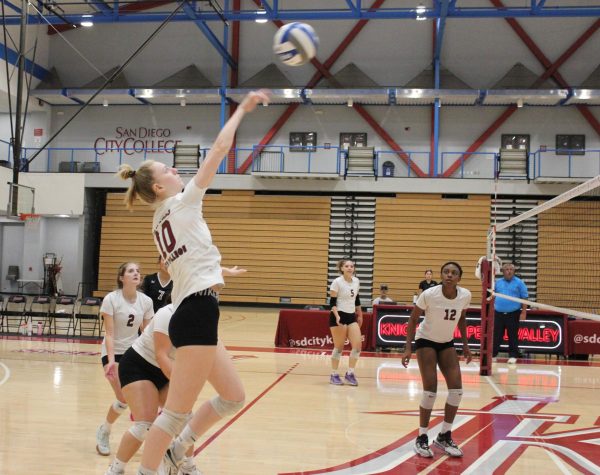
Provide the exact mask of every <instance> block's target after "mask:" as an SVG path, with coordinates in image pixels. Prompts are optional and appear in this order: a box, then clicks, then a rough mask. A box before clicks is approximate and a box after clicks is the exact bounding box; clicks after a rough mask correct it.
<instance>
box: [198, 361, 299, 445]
mask: <svg viewBox="0 0 600 475" xmlns="http://www.w3.org/2000/svg"><path fill="white" fill-rule="evenodd" d="M299 364H300V363H295V364H293V365H292V366H290V367H289V369H288V370H287V371H286V372H285V373H283V374H282V375H281V376H279V378H277V379H276V380H275V381H273V383H271V385H270V386H269V387H268V388H266V389H265V390H264V391H263V392H262V393H260V394H259V395H258V396H256V397H255V398H254V399H253V400H252V402H250V403H249V404H248V405H247V406H246V407H244V409H242V410H241V411H240V412H238V413H237V414H236V415H235V417H233V418H231V419H230V420H229V421H228V422H227V424H225V425H224V426H223V427H221V428H220V429H219V430H218V431H217V432H215V433H214V434H213V435H211V436H210V437H209V438H208V439H207V440H206V442H204V443H203V444H202V445H201V446H200V447H198V448H197V449H196V450H194V457H195V456H196V455H198V454H199V453H200V452H202V450H204V449H205V448H206V447H207V446H208V445H209V444H211V443H212V441H213V440H215V439H216V438H217V437H219V436H220V435H221V434H222V433H223V432H225V431H226V430H227V429H228V428H229V426H231V424H233V423H234V422H235V421H237V420H238V419H239V418H240V417H242V415H244V414H245V413H246V412H247V411H248V409H250V408H251V407H252V406H254V405H255V404H256V403H257V402H258V401H259V400H260V399H262V398H263V397H264V396H265V395H266V394H267V393H268V392H269V391H270V390H271V389H273V388H274V387H275V386H276V385H277V384H279V383H280V382H281V381H283V378H285V377H286V376H287V375H288V374H290V373H291V372H292V371H293V370H294V369H295V368H296V367H297V366H298V365H299Z"/></svg>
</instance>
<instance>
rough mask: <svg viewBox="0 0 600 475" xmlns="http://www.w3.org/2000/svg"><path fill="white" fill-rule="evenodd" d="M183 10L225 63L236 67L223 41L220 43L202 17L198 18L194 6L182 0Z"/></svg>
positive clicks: (233, 67)
mask: <svg viewBox="0 0 600 475" xmlns="http://www.w3.org/2000/svg"><path fill="white" fill-rule="evenodd" d="M183 10H184V11H185V13H186V14H187V15H188V16H189V17H190V18H191V19H192V20H193V21H194V23H195V25H196V26H197V27H198V28H199V29H200V31H201V32H202V33H203V34H204V36H206V39H207V40H208V42H209V43H210V44H211V45H213V46H214V48H215V49H216V50H217V52H218V53H219V54H220V55H221V57H222V58H223V59H224V60H225V61H227V64H229V66H230V67H231V68H232V69H237V67H238V65H237V62H235V61H234V60H233V58H232V57H231V55H230V54H229V52H228V51H227V48H225V46H223V43H221V42H220V41H219V39H218V38H217V37H216V35H215V34H214V33H213V32H212V30H211V29H210V28H209V26H208V25H207V24H206V21H205V20H203V19H202V18H199V16H198V15H197V13H196V12H195V11H194V8H193V7H192V6H191V5H190V4H189V3H188V2H187V1H184V2H183Z"/></svg>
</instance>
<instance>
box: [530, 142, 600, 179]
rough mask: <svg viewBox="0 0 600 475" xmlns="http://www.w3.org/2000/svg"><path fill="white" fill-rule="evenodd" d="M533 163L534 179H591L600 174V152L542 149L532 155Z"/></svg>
mask: <svg viewBox="0 0 600 475" xmlns="http://www.w3.org/2000/svg"><path fill="white" fill-rule="evenodd" d="M557 152H559V153H557ZM531 161H532V162H533V178H591V177H593V176H595V175H598V174H600V150H583V151H582V150H557V149H540V150H536V151H535V152H534V153H533V154H532V160H531Z"/></svg>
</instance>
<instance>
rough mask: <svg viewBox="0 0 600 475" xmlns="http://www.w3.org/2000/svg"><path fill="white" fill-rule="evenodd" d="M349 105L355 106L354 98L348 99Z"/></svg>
mask: <svg viewBox="0 0 600 475" xmlns="http://www.w3.org/2000/svg"><path fill="white" fill-rule="evenodd" d="M348 107H354V100H353V99H348Z"/></svg>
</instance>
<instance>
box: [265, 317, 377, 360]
mask: <svg viewBox="0 0 600 475" xmlns="http://www.w3.org/2000/svg"><path fill="white" fill-rule="evenodd" d="M361 333H362V336H363V346H362V349H363V350H374V349H375V342H374V340H373V335H374V331H373V314H372V313H366V312H363V325H362V327H361ZM275 346H277V347H284V348H290V347H298V348H323V349H331V348H333V339H332V338H331V332H330V331H329V311H328V310H326V311H324V310H280V311H279V321H278V322H277V332H276V333H275ZM345 348H346V349H350V344H349V343H348V344H347V345H346V346H345Z"/></svg>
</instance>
